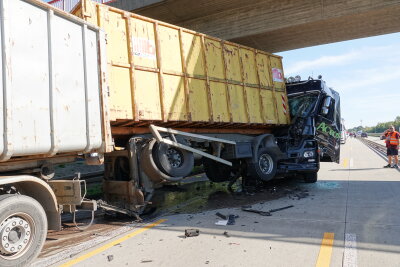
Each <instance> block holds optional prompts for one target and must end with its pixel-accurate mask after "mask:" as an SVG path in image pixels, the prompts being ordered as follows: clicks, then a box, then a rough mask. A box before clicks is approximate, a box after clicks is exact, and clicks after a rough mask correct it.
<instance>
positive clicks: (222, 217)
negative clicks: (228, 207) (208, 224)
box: [215, 212, 227, 220]
mask: <svg viewBox="0 0 400 267" xmlns="http://www.w3.org/2000/svg"><path fill="white" fill-rule="evenodd" d="M215 215H217V216H218V217H220V218H221V219H223V220H226V219H227V218H226V215H224V214H221V213H219V212H217V213H215Z"/></svg>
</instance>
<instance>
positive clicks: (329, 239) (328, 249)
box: [315, 233, 335, 267]
mask: <svg viewBox="0 0 400 267" xmlns="http://www.w3.org/2000/svg"><path fill="white" fill-rule="evenodd" d="M334 237H335V234H334V233H324V238H323V239H322V243H321V248H320V250H319V255H318V260H317V264H316V265H315V266H316V267H329V265H330V264H331V256H332V245H333V240H334Z"/></svg>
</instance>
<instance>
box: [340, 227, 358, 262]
mask: <svg viewBox="0 0 400 267" xmlns="http://www.w3.org/2000/svg"><path fill="white" fill-rule="evenodd" d="M343 267H357V241H356V235H355V234H346V235H345V241H344V256H343Z"/></svg>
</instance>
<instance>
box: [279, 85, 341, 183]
mask: <svg viewBox="0 0 400 267" xmlns="http://www.w3.org/2000/svg"><path fill="white" fill-rule="evenodd" d="M289 80H291V79H289ZM286 89H287V94H288V99H289V110H290V116H291V119H292V123H291V125H290V126H289V127H287V128H285V129H284V130H283V131H282V130H281V131H280V132H277V133H276V136H277V138H276V139H277V143H278V145H279V147H280V148H281V150H282V151H285V153H286V158H285V159H283V160H281V161H280V162H279V167H278V174H293V173H295V174H301V175H303V176H304V179H305V181H306V182H315V181H316V180H317V172H318V170H319V163H320V161H326V162H336V163H338V162H339V156H340V130H341V129H340V127H341V126H340V125H341V123H340V122H341V116H340V97H339V94H338V92H336V91H335V90H333V89H332V88H329V87H327V86H326V83H325V82H324V81H323V80H321V79H315V80H314V79H309V80H306V81H296V82H288V83H287V84H286Z"/></svg>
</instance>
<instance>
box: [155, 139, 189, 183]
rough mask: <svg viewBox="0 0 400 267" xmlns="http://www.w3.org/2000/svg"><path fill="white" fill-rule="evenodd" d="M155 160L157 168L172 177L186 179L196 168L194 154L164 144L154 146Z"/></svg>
mask: <svg viewBox="0 0 400 267" xmlns="http://www.w3.org/2000/svg"><path fill="white" fill-rule="evenodd" d="M180 143H183V141H181V142H180ZM153 158H154V162H155V163H156V165H157V167H158V168H159V169H160V170H161V171H162V172H163V173H165V174H167V175H169V176H172V177H185V176H187V175H189V174H190V173H191V172H192V170H193V167H194V156H193V153H192V152H189V151H187V150H184V149H180V148H178V147H174V146H170V145H167V144H164V143H157V144H155V145H154V148H153Z"/></svg>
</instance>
